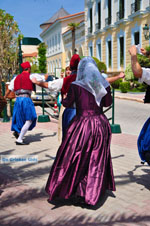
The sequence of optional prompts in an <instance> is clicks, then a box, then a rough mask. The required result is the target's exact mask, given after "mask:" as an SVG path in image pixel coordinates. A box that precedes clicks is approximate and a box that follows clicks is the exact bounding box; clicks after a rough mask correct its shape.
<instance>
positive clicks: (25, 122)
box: [4, 61, 45, 145]
mask: <svg viewBox="0 0 150 226" xmlns="http://www.w3.org/2000/svg"><path fill="white" fill-rule="evenodd" d="M21 67H22V69H23V72H22V73H21V74H19V75H17V76H16V77H15V78H13V79H12V80H11V82H10V85H9V86H8V90H7V91H6V94H5V96H4V98H5V99H6V98H7V96H8V95H9V93H10V92H11V91H14V92H15V94H16V101H15V105H14V109H13V117H12V125H11V130H12V131H14V132H13V135H14V136H15V137H16V139H17V140H16V145H26V144H28V143H25V142H24V141H23V137H24V135H25V134H26V132H27V131H28V130H32V129H33V128H34V127H35V125H36V119H37V115H36V111H35V107H34V104H33V102H32V100H31V92H32V91H33V88H34V87H33V83H32V79H33V77H36V79H37V80H38V81H45V76H41V75H39V74H30V72H31V65H30V63H29V62H28V61H27V62H24V63H22V64H21Z"/></svg>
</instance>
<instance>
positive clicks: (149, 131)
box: [129, 45, 150, 165]
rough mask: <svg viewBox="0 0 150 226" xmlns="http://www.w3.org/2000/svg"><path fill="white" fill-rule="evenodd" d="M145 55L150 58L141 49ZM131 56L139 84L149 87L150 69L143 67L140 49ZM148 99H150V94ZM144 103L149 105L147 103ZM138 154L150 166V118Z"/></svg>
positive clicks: (144, 127) (145, 124)
mask: <svg viewBox="0 0 150 226" xmlns="http://www.w3.org/2000/svg"><path fill="white" fill-rule="evenodd" d="M140 51H141V53H142V54H143V55H146V56H149V54H148V53H147V52H146V50H145V49H144V48H141V49H140ZM129 53H130V55H131V66H132V71H133V74H134V76H135V78H138V79H139V82H142V83H143V82H145V83H146V84H147V85H148V86H149V85H150V68H144V67H141V65H140V64H139V62H138V59H137V53H138V49H137V47H136V46H135V45H133V46H131V47H130V49H129ZM148 99H150V94H149V97H148ZM144 103H148V102H145V101H144ZM137 146H138V152H139V156H140V158H141V160H142V163H145V162H147V163H148V165H150V118H148V119H147V120H146V122H145V123H144V126H143V128H142V130H141V132H140V134H139V137H138V141H137Z"/></svg>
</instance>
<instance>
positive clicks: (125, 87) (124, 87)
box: [119, 82, 130, 93]
mask: <svg viewBox="0 0 150 226" xmlns="http://www.w3.org/2000/svg"><path fill="white" fill-rule="evenodd" d="M119 89H120V91H121V92H122V93H127V92H128V90H129V89H130V83H129V82H121V83H120V85H119Z"/></svg>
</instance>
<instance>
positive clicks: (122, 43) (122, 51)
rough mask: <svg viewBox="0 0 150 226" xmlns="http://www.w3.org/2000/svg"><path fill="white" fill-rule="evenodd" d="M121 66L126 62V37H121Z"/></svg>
mask: <svg viewBox="0 0 150 226" xmlns="http://www.w3.org/2000/svg"><path fill="white" fill-rule="evenodd" d="M119 41H120V66H123V64H124V37H120V40H119Z"/></svg>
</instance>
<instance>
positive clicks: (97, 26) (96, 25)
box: [95, 23, 101, 31]
mask: <svg viewBox="0 0 150 226" xmlns="http://www.w3.org/2000/svg"><path fill="white" fill-rule="evenodd" d="M100 29H101V23H96V24H95V30H96V31H97V30H100Z"/></svg>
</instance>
